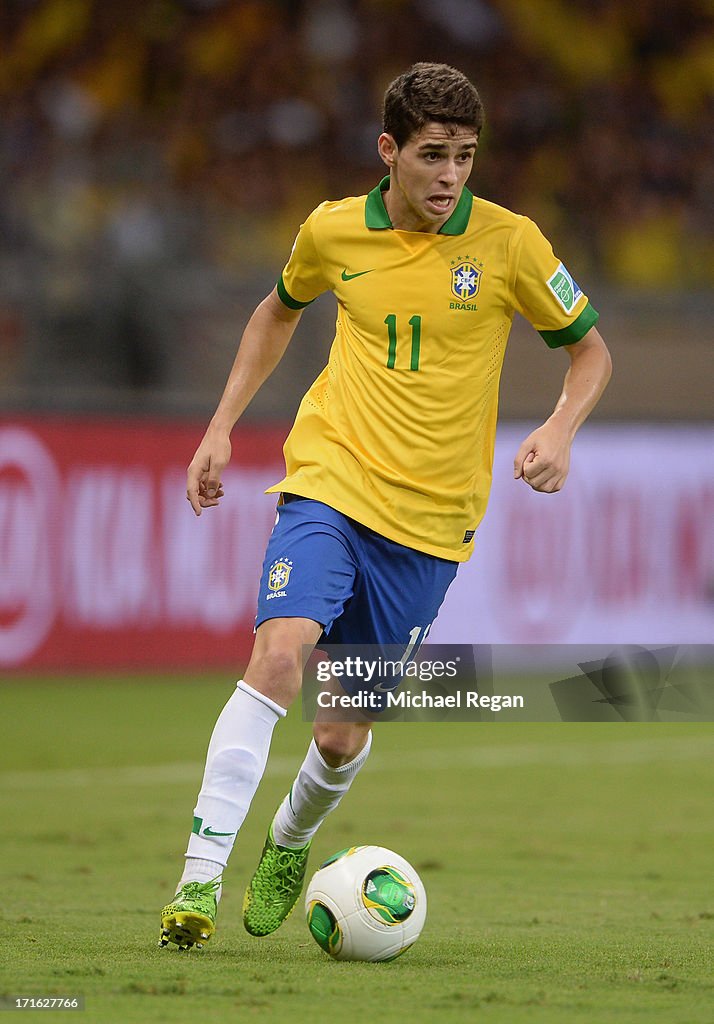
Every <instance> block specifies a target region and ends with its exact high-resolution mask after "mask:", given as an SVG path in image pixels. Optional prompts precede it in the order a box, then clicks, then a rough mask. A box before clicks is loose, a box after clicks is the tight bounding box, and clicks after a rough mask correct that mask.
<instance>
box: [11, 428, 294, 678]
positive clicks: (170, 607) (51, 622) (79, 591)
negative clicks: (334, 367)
mask: <svg viewBox="0 0 714 1024" xmlns="http://www.w3.org/2000/svg"><path fill="white" fill-rule="evenodd" d="M202 431H203V427H202V426H196V425H186V424H183V423H167V422H163V421H159V422H155V421H152V422H141V421H139V422H136V421H131V422H124V421H108V420H102V419H76V420H71V421H68V420H65V419H62V420H60V419H32V420H14V421H12V422H7V421H6V422H2V421H0V669H1V670H4V671H6V672H7V671H8V670H12V669H17V668H18V667H22V668H30V669H53V670H54V669H66V668H107V669H108V668H132V667H137V668H138V667H141V668H144V667H162V668H170V667H184V668H191V667H196V668H208V667H212V666H219V665H229V664H236V663H241V662H244V661H245V659H246V657H247V655H248V654H249V652H250V646H251V637H252V630H253V621H254V616H255V599H256V594H257V587H258V579H259V574H260V568H261V565H262V558H263V554H264V550H265V543H266V541H267V538H268V535H269V533H270V529H271V527H272V524H273V521H274V518H275V511H274V510H275V497H274V496H273V495H265V494H264V493H263V492H264V490H265V488H266V487H267V486H269V485H270V484H272V483H275V482H276V481H277V480H279V479H280V477H281V475H282V451H281V447H282V442H283V440H284V436H285V433H286V431H285V430H284V429H278V428H272V429H265V428H261V429H251V428H250V427H246V428H242V429H240V430H237V431H236V432H235V435H234V438H233V459H232V461H231V465H230V467H229V469H228V470H227V471H226V473H225V475H224V483H225V490H226V496H225V498H224V500H223V502H222V503H221V507H220V508H219V509H208V510H206V511H204V513H203V515H202V516H201V517H200V519H199V518H196V517H195V516H194V514H193V512H192V510H191V508H190V506H189V504H188V502H187V501H186V497H185V489H186V484H185V481H186V466H187V464H188V462H189V461H190V459H191V456H192V454H193V452H194V450H195V448H196V445H197V444H198V442H199V440H200V438H201V435H202Z"/></svg>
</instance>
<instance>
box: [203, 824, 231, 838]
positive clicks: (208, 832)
mask: <svg viewBox="0 0 714 1024" xmlns="http://www.w3.org/2000/svg"><path fill="white" fill-rule="evenodd" d="M203 834H204V836H234V835H235V832H214V831H213V829H212V828H211V826H210V825H206V827H205V828H204V830H203Z"/></svg>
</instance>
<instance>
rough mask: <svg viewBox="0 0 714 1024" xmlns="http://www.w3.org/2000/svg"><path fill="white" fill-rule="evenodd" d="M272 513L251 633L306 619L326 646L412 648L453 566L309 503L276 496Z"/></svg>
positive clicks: (421, 637) (426, 625) (318, 503)
mask: <svg viewBox="0 0 714 1024" xmlns="http://www.w3.org/2000/svg"><path fill="white" fill-rule="evenodd" d="M277 511H278V515H277V518H276V523H275V526H274V528H273V532H272V534H271V535H270V540H269V541H268V548H267V551H266V554H265V562H264V563H263V574H262V577H261V581H260V591H259V594H258V614H257V616H256V620H255V625H256V628H257V627H258V626H259V625H260V624H261V623H262V622H265V621H266V619H278V618H306V619H313V620H314V621H315V622H318V623H320V624H321V625H322V627H323V637H322V638H324V639H326V640H328V641H329V643H331V644H398V645H400V646H402V647H404V648H406V647H407V646H410V645H411V646H412V648H414V647H418V645H419V644H420V643H421V642H422V641H423V640H424V638H425V636H426V634H427V632H428V630H429V627H430V626H431V623H432V622H433V621H434V619H435V618H436V614H437V612H438V611H439V608H440V607H441V603H442V601H443V600H444V597H445V595H446V591H447V590H448V588H449V585H450V584H451V582H452V580H453V579H454V577H455V576H456V570H457V568H458V566H459V563H458V562H452V561H450V560H449V559H446V558H437V557H436V556H435V555H427V554H425V553H424V552H423V551H415V550H414V549H413V548H408V547H405V546H404V545H403V544H397V543H396V542H395V541H393V540H387V538H386V537H382V536H381V535H380V534H378V533H375V532H374V530H370V529H368V528H367V527H366V526H362V525H361V524H360V523H357V522H355V520H354V519H350V518H349V517H348V516H346V515H343V514H342V513H341V512H337V511H336V510H335V509H333V508H331V507H330V506H329V505H324V504H323V503H322V502H321V501H314V500H313V499H312V498H300V497H297V496H296V495H289V494H288V495H283V504H279V505H278V510H277ZM322 638H321V639H322Z"/></svg>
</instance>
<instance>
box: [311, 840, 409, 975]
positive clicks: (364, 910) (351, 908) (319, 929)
mask: <svg viewBox="0 0 714 1024" xmlns="http://www.w3.org/2000/svg"><path fill="white" fill-rule="evenodd" d="M305 911H306V913H307V926H308V928H309V929H310V933H311V934H312V937H313V938H314V939H315V941H316V942H317V944H318V945H319V946H320V947H321V948H322V949H324V951H325V952H326V953H328V954H329V955H330V956H331V957H334V959H335V960H367V961H369V962H371V963H373V962H375V961H377V960H394V958H395V957H397V956H399V955H400V953H403V952H404V951H405V950H407V949H409V947H410V946H413V945H414V943H415V942H416V940H417V939H418V938H419V936H420V934H421V930H422V928H423V927H424V921H425V920H426V892H425V890H424V886H423V884H422V881H421V879H420V878H419V875H418V874H417V873H416V871H415V870H414V868H413V867H412V866H411V864H410V863H409V862H408V861H406V860H405V859H404V857H400V856H399V854H398V853H393V852H392V851H391V850H385V849H384V848H383V847H382V846H352V847H350V848H349V849H347V850H340V852H339V853H336V854H334V855H333V856H332V857H330V858H329V859H328V860H326V861H325V863H324V864H322V865H320V867H319V869H318V870H317V871H316V872H315V874H314V875H313V876H312V879H311V880H310V884H309V885H308V887H307V894H306V896H305Z"/></svg>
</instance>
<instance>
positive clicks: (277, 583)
mask: <svg viewBox="0 0 714 1024" xmlns="http://www.w3.org/2000/svg"><path fill="white" fill-rule="evenodd" d="M292 569H293V563H292V562H291V561H290V559H289V558H279V559H278V560H277V561H276V562H273V564H272V565H271V566H270V570H269V572H268V589H269V590H272V591H274V592H275V591H278V590H284V589H285V588H286V587H287V585H288V580H289V579H290V573H291V572H292Z"/></svg>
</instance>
